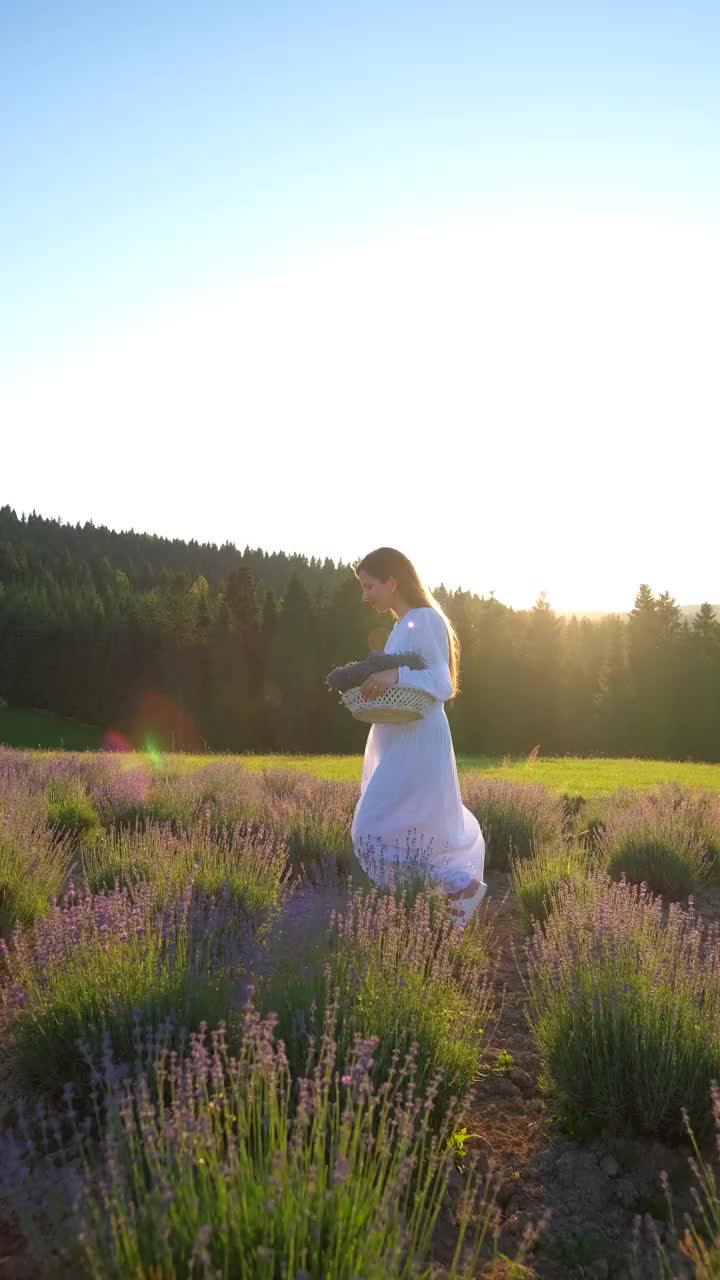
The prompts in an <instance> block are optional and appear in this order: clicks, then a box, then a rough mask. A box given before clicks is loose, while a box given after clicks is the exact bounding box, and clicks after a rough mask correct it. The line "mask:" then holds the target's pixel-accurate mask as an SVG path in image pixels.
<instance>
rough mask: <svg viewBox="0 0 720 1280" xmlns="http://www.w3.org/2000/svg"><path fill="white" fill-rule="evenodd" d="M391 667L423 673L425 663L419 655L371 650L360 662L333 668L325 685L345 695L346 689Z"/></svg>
mask: <svg viewBox="0 0 720 1280" xmlns="http://www.w3.org/2000/svg"><path fill="white" fill-rule="evenodd" d="M392 667H410V668H411V670H412V671H424V670H425V668H426V667H427V662H426V661H425V659H424V658H422V657H421V656H420V654H419V653H383V652H382V651H381V650H379V649H373V650H371V652H370V653H369V654H368V656H367V658H363V659H362V660H361V661H360V662H348V663H346V665H345V666H344V667H335V670H334V671H331V672H330V674H329V675H328V676H326V677H325V683H326V684H327V686H328V688H329V689H336V690H337V691H338V693H347V690H348V689H355V688H357V686H358V685H360V684H362V682H363V680H367V678H368V676H372V675H374V674H375V672H376V671H390V670H391V668H392Z"/></svg>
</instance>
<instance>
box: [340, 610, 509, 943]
mask: <svg viewBox="0 0 720 1280" xmlns="http://www.w3.org/2000/svg"><path fill="white" fill-rule="evenodd" d="M409 651H413V652H415V653H419V654H421V655H422V657H423V658H425V660H426V662H427V668H426V669H425V670H423V671H413V670H411V668H410V667H400V669H399V676H398V683H399V684H408V685H413V686H414V687H415V688H417V689H424V690H425V691H426V692H427V693H431V694H432V695H433V696H434V697H435V698H436V699H437V701H436V702H434V703H433V705H432V706H431V707H430V709H429V710H428V711H427V712H426V714H425V716H424V717H423V718H422V719H420V720H412V721H410V723H409V724H373V725H371V727H370V732H369V733H368V738H367V743H366V746H365V757H364V761H363V772H362V782H361V784H360V799H359V800H358V803H357V805H356V808H355V813H354V816H353V822H352V840H353V846H354V848H355V852H356V854H357V856H358V860H359V861H360V863H361V865H362V866H363V867H364V868H365V870H366V871H367V873H368V875H370V877H371V878H372V879H375V880H379V879H382V878H383V876H382V875H378V874H377V861H376V859H375V858H374V855H375V854H376V853H377V852H378V851H380V854H381V859H382V858H383V857H384V858H387V856H388V855H390V856H391V858H392V861H393V863H397V865H401V864H402V862H403V860H404V859H406V858H407V857H408V856H411V850H412V848H413V847H414V848H415V849H417V848H418V847H420V849H422V850H424V851H425V852H426V853H427V854H429V857H428V862H429V864H430V867H431V869H432V871H433V873H434V874H435V875H436V876H437V878H438V879H439V880H440V882H441V884H442V885H443V888H444V889H445V890H446V892H447V893H454V892H456V891H457V890H462V889H466V888H467V887H468V885H469V884H470V883H471V881H473V880H477V881H479V882H480V887H479V889H478V892H477V893H476V894H475V895H473V897H472V899H471V900H468V899H460V900H459V901H458V906H460V907H461V908H462V909H463V912H464V914H465V916H466V918H467V917H469V915H470V914H471V912H472V910H474V908H475V907H476V906H477V904H478V902H479V901H480V900H481V898H482V897H483V896H484V894H485V890H486V888H487V886H486V885H485V883H484V882H483V872H484V866H485V841H484V839H483V834H482V831H481V830H480V824H479V822H478V821H477V818H475V817H474V815H473V814H472V813H470V810H469V809H466V808H465V806H464V805H463V802H462V798H461V795H460V783H459V781H458V773H457V765H456V763H455V752H454V749H453V742H452V735H451V733H450V725H449V723H448V718H447V716H446V714H445V707H444V705H443V704H444V702H445V701H446V700H447V699H448V698H450V697H451V696H452V691H453V687H452V679H451V676H450V667H449V645H448V633H447V627H446V626H445V622H444V621H443V619H442V618H441V616H440V614H439V613H437V611H436V610H435V609H433V608H431V607H430V606H422V607H420V608H417V609H409V610H408V612H407V613H406V614H405V615H404V616H403V617H402V618H399V619H398V621H397V622H396V623H395V626H394V627H393V630H392V632H391V634H390V637H389V639H388V642H387V644H386V645H385V652H386V653H403V652H404V653H407V652H409ZM374 871H375V874H374ZM383 874H384V873H383Z"/></svg>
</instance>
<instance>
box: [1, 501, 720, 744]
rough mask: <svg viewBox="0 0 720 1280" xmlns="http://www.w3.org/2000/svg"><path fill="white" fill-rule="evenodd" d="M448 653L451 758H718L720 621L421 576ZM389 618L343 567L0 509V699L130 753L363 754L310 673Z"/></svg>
mask: <svg viewBox="0 0 720 1280" xmlns="http://www.w3.org/2000/svg"><path fill="white" fill-rule="evenodd" d="M433 590H434V591H435V594H436V595H437V598H438V599H439V600H440V601H441V603H442V605H443V608H445V609H446V611H447V613H448V615H449V617H450V618H451V619H452V621H453V624H454V625H455V627H456V629H457V631H458V635H459V637H460V642H461V645H462V667H461V673H462V691H461V694H460V696H459V697H458V698H457V699H456V700H455V701H454V702H452V703H449V704H448V707H447V710H448V716H449V718H450V722H451V725H452V730H453V737H454V741H455V746H456V750H457V751H458V752H459V753H462V754H473V755H474V754H488V755H497V754H503V753H510V754H519V753H524V752H526V751H528V750H530V748H532V747H533V746H534V745H536V744H540V747H541V750H542V752H543V753H544V754H566V753H570V754H582V753H595V754H606V755H639V756H648V757H655V758H667V759H696V760H720V622H719V621H718V619H717V617H716V615H715V612H714V610H713V608H712V607H711V606H710V605H709V604H705V605H703V606H702V607H701V608H700V609H699V610H698V612H697V614H696V615H695V617H694V618H692V619H691V620H690V621H687V620H686V619H684V618H683V617H682V615H681V612H680V610H679V608H678V606H677V605H676V603H675V601H674V599H673V598H672V597H671V596H670V595H669V594H668V593H667V592H664V593H663V594H661V595H659V596H657V597H656V596H655V595H654V594H653V592H652V590H651V589H650V587H649V586H647V585H642V586H640V588H639V591H638V594H637V597H636V600H635V606H634V608H633V610H632V612H631V613H630V615H629V617H628V618H627V619H625V618H623V617H621V616H620V615H617V614H612V615H608V616H607V617H605V618H602V619H601V620H599V621H593V622H591V621H589V620H587V619H581V620H578V619H577V618H574V617H573V618H570V619H568V620H563V619H560V618H558V617H556V615H555V614H554V613H553V610H552V608H551V607H550V605H549V603H548V602H547V600H545V598H544V596H542V595H541V596H540V597H539V599H538V601H537V603H536V604H535V606H534V607H533V608H532V609H528V610H514V609H510V608H508V607H507V606H505V605H503V604H502V603H501V602H500V601H498V600H496V599H494V598H492V597H491V598H485V597H483V598H481V597H479V596H477V595H474V594H472V593H470V592H462V591H456V592H448V591H447V590H445V588H444V587H442V586H441V587H439V588H434V587H433ZM391 625H392V621H391V619H389V616H388V618H382V619H380V618H379V617H378V615H377V614H376V613H375V612H374V610H372V609H370V608H369V607H367V606H365V605H364V604H363V603H362V599H361V594H360V587H359V584H358V582H357V580H356V579H355V577H354V576H353V574H352V570H351V567H350V566H349V565H343V564H342V562H340V563H339V564H338V565H335V564H334V563H333V561H331V560H328V559H326V560H324V561H322V562H321V561H320V560H316V559H310V560H308V559H307V557H304V556H286V555H283V554H281V553H277V554H272V555H268V554H267V553H266V552H263V551H262V550H260V549H257V550H252V549H250V548H249V547H246V549H245V551H244V552H240V551H239V550H238V549H237V548H236V547H234V546H233V545H232V544H225V545H224V546H222V547H219V548H218V547H216V546H213V545H208V544H199V543H197V542H190V543H186V542H182V541H180V540H178V539H174V540H172V541H170V540H168V539H163V538H159V537H156V536H151V535H148V534H140V533H135V532H130V533H114V532H112V531H111V530H108V529H105V528H102V527H97V526H95V525H93V524H85V525H84V526H82V527H81V526H80V525H76V526H72V525H68V524H62V523H61V522H59V521H56V520H49V519H44V518H43V517H41V516H37V515H34V514H33V515H31V516H28V517H22V518H20V517H18V516H17V515H16V513H15V512H14V511H13V510H12V509H11V508H10V507H8V506H6V507H2V508H0V696H2V697H3V698H5V699H6V700H7V701H8V702H9V703H10V705H12V706H16V707H25V708H32V707H36V708H42V709H45V710H49V711H53V712H56V713H58V714H60V715H63V716H67V717H71V718H73V719H76V720H79V721H81V722H84V723H87V724H95V725H102V726H103V727H105V728H107V729H108V730H112V731H114V732H116V733H119V734H121V735H122V736H123V737H125V738H127V739H128V740H129V741H130V742H132V743H133V744H134V745H138V746H142V745H144V744H145V743H146V741H147V740H148V739H152V741H154V742H155V743H156V744H157V745H159V746H163V747H168V746H171V745H173V746H175V748H176V749H186V750H203V749H207V750H210V751H248V750H255V751H263V752H265V751H279V752H286V751H307V752H325V751H327V752H356V751H361V750H362V748H363V744H364V741H365V737H366V733H367V727H366V726H364V725H361V724H359V723H357V722H356V721H354V720H353V719H352V717H351V716H350V715H349V713H348V712H347V711H345V710H344V708H342V707H341V706H340V705H339V704H338V699H337V695H335V694H332V693H330V692H329V691H328V690H327V688H326V686H325V683H324V677H325V675H326V673H327V672H328V671H329V670H330V669H331V668H332V667H335V666H338V665H340V664H341V663H344V662H348V661H351V660H352V659H354V658H358V657H363V656H364V655H365V654H366V653H367V650H368V648H369V647H370V646H372V647H381V646H382V644H384V641H385V639H386V637H387V635H388V633H389V630H390V627H391Z"/></svg>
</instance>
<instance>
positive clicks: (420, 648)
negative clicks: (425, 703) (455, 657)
mask: <svg viewBox="0 0 720 1280" xmlns="http://www.w3.org/2000/svg"><path fill="white" fill-rule="evenodd" d="M403 643H404V647H405V648H406V649H413V650H414V651H415V652H416V653H419V654H422V656H423V658H424V659H425V661H426V662H427V667H426V668H425V670H424V671H413V670H412V668H411V667H400V668H399V675H398V684H409V685H412V686H413V688H415V689H424V690H425V692H426V693H431V694H432V696H433V697H434V698H437V699H438V701H439V702H447V700H448V698H451V697H452V693H453V683H452V677H451V675H450V667H449V656H450V649H449V645H448V633H447V627H446V626H445V623H444V622H443V620H442V618H441V617H440V614H439V613H436V612H435V610H434V609H416V610H414V611H413V614H412V618H410V619H408V634H407V636H406V637H404V641H403Z"/></svg>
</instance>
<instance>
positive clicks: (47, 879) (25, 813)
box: [0, 772, 70, 937]
mask: <svg viewBox="0 0 720 1280" xmlns="http://www.w3.org/2000/svg"><path fill="white" fill-rule="evenodd" d="M68 846H69V837H68V836H59V835H56V834H54V833H53V832H51V831H49V830H48V827H47V822H46V814H45V807H44V804H43V802H42V799H41V797H38V796H36V795H34V794H33V792H32V790H31V789H30V787H29V785H28V783H27V781H26V780H23V779H22V777H21V776H20V775H18V774H16V773H15V772H13V773H12V774H7V773H5V774H0V936H5V937H7V936H9V934H10V933H11V932H12V930H13V928H14V927H15V924H16V922H17V921H18V920H19V921H21V923H22V924H23V925H29V924H31V923H32V921H33V920H34V919H35V918H36V917H37V916H39V915H42V914H43V913H44V912H46V911H49V909H50V902H51V899H52V898H53V897H54V896H55V895H56V894H58V893H60V892H61V891H62V888H63V885H64V883H65V877H66V874H67V867H68V863H69V859H70V854H69V848H68Z"/></svg>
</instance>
